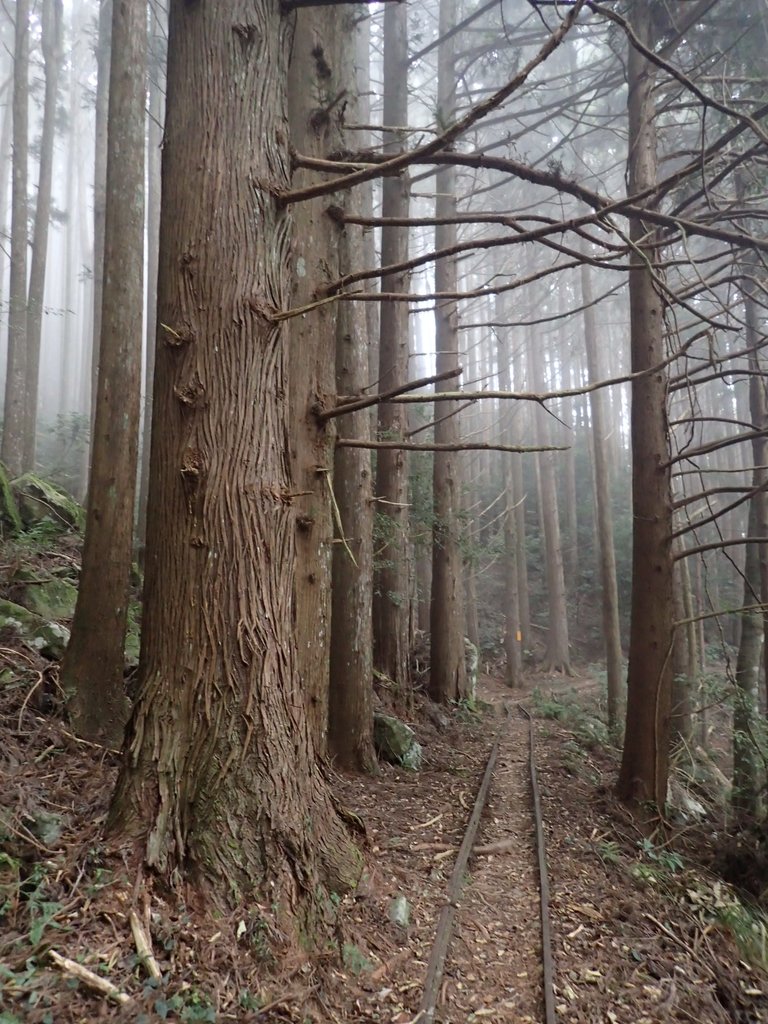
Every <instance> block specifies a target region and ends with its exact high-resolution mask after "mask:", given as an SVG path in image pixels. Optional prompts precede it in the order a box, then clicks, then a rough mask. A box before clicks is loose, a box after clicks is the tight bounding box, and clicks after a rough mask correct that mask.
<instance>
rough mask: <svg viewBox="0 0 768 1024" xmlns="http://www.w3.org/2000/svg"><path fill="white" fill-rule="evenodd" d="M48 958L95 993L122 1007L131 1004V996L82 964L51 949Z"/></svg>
mask: <svg viewBox="0 0 768 1024" xmlns="http://www.w3.org/2000/svg"><path fill="white" fill-rule="evenodd" d="M48 956H49V957H50V958H51V960H53V962H54V963H55V964H56V966H57V967H58V968H59V969H60V970H62V971H64V973H65V974H69V975H70V976H71V977H73V978H77V980H78V981H82V983H83V984H84V985H87V986H88V988H90V989H92V990H93V991H94V992H99V993H100V994H101V995H103V996H106V997H107V998H108V999H113V1000H114V1001H115V1002H116V1003H120V1005H121V1006H125V1004H126V1003H130V1001H131V997H130V996H129V995H126V993H125V992H121V991H120V989H119V988H117V986H116V985H113V984H112V982H111V981H108V980H107V979H106V978H100V977H99V975H98V974H94V973H93V971H89V970H88V968H87V967H83V965H82V964H78V963H76V962H75V961H74V960H70V959H69V957H66V956H61V955H60V954H59V953H57V952H56V950H55V949H49V950H48Z"/></svg>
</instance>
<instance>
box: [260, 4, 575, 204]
mask: <svg viewBox="0 0 768 1024" xmlns="http://www.w3.org/2000/svg"><path fill="white" fill-rule="evenodd" d="M585 2H586V0H576V2H575V3H574V5H573V7H572V8H571V9H570V10H569V11H568V13H567V14H566V16H565V18H563V20H562V21H561V23H560V25H559V26H558V27H557V28H556V29H555V31H554V32H553V33H552V34H551V35H550V36H549V38H548V39H547V40H546V41H545V43H544V44H543V46H541V48H540V49H539V51H538V53H537V54H536V55H535V56H534V57H533V58H532V59H531V60H530V61H528V63H527V64H526V65H525V67H524V68H521V70H520V71H519V72H518V73H517V74H516V75H515V76H514V77H513V78H511V79H510V80H509V82H507V84H506V85H504V86H502V88H501V89H499V90H497V91H496V92H495V93H493V94H492V95H491V96H489V97H488V99H486V100H484V101H483V102H481V103H478V104H476V105H475V106H474V107H472V109H471V110H470V111H469V112H468V113H467V114H465V115H464V117H461V118H459V120H458V121H455V122H454V123H453V124H452V125H451V127H450V128H448V129H446V131H444V132H443V133H442V135H438V136H437V138H435V139H432V140H431V141H430V142H427V143H425V144H424V145H423V146H419V147H418V148H417V149H415V150H413V151H412V152H408V153H398V154H397V156H394V157H392V158H390V159H389V160H386V161H385V162H384V163H383V164H380V165H379V166H378V167H373V168H365V169H363V170H360V171H354V172H353V173H352V174H345V175H344V176H343V177H341V178H337V179H336V180H335V181H331V182H323V183H321V184H318V185H309V186H307V187H306V188H299V189H292V190H288V191H285V192H283V193H281V194H280V196H279V198H280V200H281V202H282V203H284V204H285V205H286V206H287V205H289V204H291V203H300V202H304V201H306V200H307V199H315V198H316V197H317V196H323V195H328V194H329V193H331V192H336V191H338V189H340V188H351V187H352V186H353V185H362V184H363V182H366V181H372V180H373V179H374V178H378V177H381V175H382V173H385V174H394V173H396V172H399V171H402V170H404V169H405V168H406V167H408V166H409V165H410V164H412V163H414V162H415V160H416V159H418V158H419V157H420V158H422V159H426V158H427V157H428V156H430V155H431V154H433V153H437V152H438V151H439V150H441V149H444V148H446V147H448V146H450V145H451V143H453V142H454V141H455V140H456V139H458V138H459V137H460V136H461V135H463V134H464V132H466V131H467V130H468V129H469V128H471V127H472V125H474V124H477V122H478V121H481V120H482V119H483V118H484V117H486V116H487V115H488V114H489V113H490V112H491V111H492V110H495V109H496V108H497V107H500V106H501V104H502V103H504V101H505V100H507V99H509V97H510V96H511V95H512V94H513V93H514V92H516V91H517V90H518V89H519V88H520V86H522V85H524V84H525V82H526V81H527V79H528V78H529V76H530V75H531V73H532V72H533V71H535V69H536V68H537V67H538V66H539V65H540V64H542V63H543V62H544V61H545V60H546V59H547V57H549V55H550V54H551V53H553V52H554V51H555V50H556V49H557V47H558V46H559V45H560V43H561V42H562V41H563V39H564V38H565V36H566V34H567V33H568V31H569V29H570V28H571V26H572V25H573V23H574V21H575V20H576V18H577V17H578V15H579V12H580V11H581V9H582V7H583V6H584V4H585Z"/></svg>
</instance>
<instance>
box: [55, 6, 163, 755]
mask: <svg viewBox="0 0 768 1024" xmlns="http://www.w3.org/2000/svg"><path fill="white" fill-rule="evenodd" d="M112 41H113V45H114V53H113V55H112V61H111V69H110V75H111V81H110V87H109V126H110V127H109V141H108V146H107V209H106V220H105V224H104V287H103V292H102V297H103V307H102V311H101V328H102V330H101V344H100V346H99V378H98V390H97V392H96V415H95V419H94V432H93V439H92V445H91V478H90V487H89V498H88V515H87V520H86V529H85V545H84V548H83V562H82V569H81V571H80V585H79V588H78V595H77V606H76V608H75V615H74V619H73V621H72V636H71V639H70V642H69V646H68V647H67V650H66V653H65V656H64V662H63V665H62V686H63V689H64V691H65V693H66V694H67V696H68V698H69V712H70V716H71V718H72V722H73V724H74V727H75V730H76V731H77V733H78V734H79V735H81V736H84V737H85V738H86V739H90V740H100V741H103V742H106V743H108V744H109V745H111V746H119V745H120V743H121V742H122V739H123V729H124V726H125V720H126V717H127V710H128V708H127V702H126V697H125V692H124V685H123V667H124V660H123V646H124V643H125V630H126V624H127V616H128V592H129V583H130V573H131V561H132V557H133V511H134V498H135V494H136V458H137V449H138V433H139V400H140V389H141V349H142V339H141V332H142V307H143V299H144V259H143V256H144V126H145V102H146V95H145V69H146V49H147V19H146V6H145V4H144V3H143V0H123V2H122V3H119V4H115V5H114V8H113V20H112Z"/></svg>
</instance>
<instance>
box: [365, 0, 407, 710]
mask: <svg viewBox="0 0 768 1024" xmlns="http://www.w3.org/2000/svg"><path fill="white" fill-rule="evenodd" d="M383 116H384V124H387V125H395V126H399V125H407V124H408V11H407V9H406V6H405V5H404V4H387V5H386V7H385V8H384V115H383ZM403 144H404V141H403V138H402V137H401V133H399V132H385V133H384V146H383V152H384V153H385V154H386V153H394V152H398V151H399V150H400V149H401V148H402V146H403ZM408 205H409V203H408V182H407V178H406V176H405V175H400V176H397V177H387V178H384V180H383V182H382V210H381V212H382V216H383V217H401V218H402V217H407V216H408ZM407 258H408V228H406V227H384V228H383V229H382V232H381V262H382V265H383V266H388V265H390V264H399V263H402V262H403V261H404V260H407ZM408 282H409V275H408V274H407V273H397V274H387V275H385V276H384V277H382V279H381V290H382V291H383V292H407V291H408ZM408 350H409V327H408V307H407V304H406V303H404V302H383V303H382V304H381V315H380V333H379V389H380V390H382V391H383V390H387V389H388V388H393V387H397V386H399V385H401V384H405V383H406V382H407V380H408ZM378 410H379V419H378V435H379V438H380V439H382V440H393V439H400V438H402V437H403V435H404V434H405V432H406V430H407V429H408V423H407V413H406V409H405V406H403V405H399V404H398V403H396V402H383V403H382V404H381V405H379V407H378ZM375 500H376V506H375V516H376V549H377V565H376V575H375V580H374V594H373V632H374V655H373V656H374V665H375V667H376V669H377V670H378V671H379V672H381V673H382V674H383V675H384V676H386V677H387V678H388V679H391V680H392V682H393V683H394V684H395V686H396V687H397V688H398V690H400V692H401V693H402V694H403V695H407V694H408V691H409V689H410V670H409V624H410V614H409V604H410V584H409V578H408V577H409V574H408V562H409V558H408V519H409V517H408V455H407V454H406V452H404V451H396V450H380V451H379V452H378V453H377V457H376V493H375Z"/></svg>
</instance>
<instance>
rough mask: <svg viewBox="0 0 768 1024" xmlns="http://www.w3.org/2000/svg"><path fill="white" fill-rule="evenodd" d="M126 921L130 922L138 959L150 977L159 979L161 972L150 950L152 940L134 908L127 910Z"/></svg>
mask: <svg viewBox="0 0 768 1024" xmlns="http://www.w3.org/2000/svg"><path fill="white" fill-rule="evenodd" d="M128 921H129V922H130V925H131V931H132V932H133V941H134V942H135V943H136V953H137V955H138V957H139V960H141V962H142V964H143V965H144V968H145V970H146V972H147V974H148V975H149V976H150V978H154V979H155V981H160V979H161V978H162V976H163V973H162V971H161V970H160V967H159V965H158V963H157V960H155V954H154V953H153V952H152V940H151V939H150V937H149V935H148V934H147V932H146V931H145V930H144V925H143V924H142V923H141V921H140V920H139V915H138V914H137V913H136V911H135V910H131V911H129V913H128Z"/></svg>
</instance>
